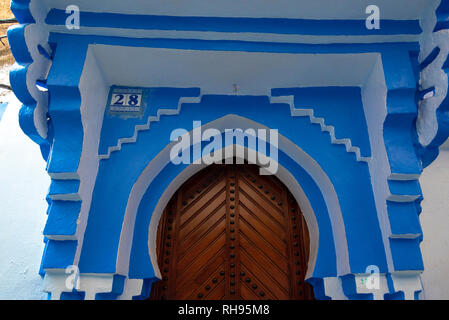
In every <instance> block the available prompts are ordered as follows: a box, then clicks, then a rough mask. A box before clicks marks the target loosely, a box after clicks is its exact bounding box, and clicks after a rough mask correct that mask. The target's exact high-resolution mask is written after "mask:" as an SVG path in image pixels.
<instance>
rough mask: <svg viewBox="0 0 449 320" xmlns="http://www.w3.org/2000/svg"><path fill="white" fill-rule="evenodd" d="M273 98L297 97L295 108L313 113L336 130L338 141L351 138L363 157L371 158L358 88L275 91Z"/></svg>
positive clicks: (273, 91)
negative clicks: (309, 110) (310, 110)
mask: <svg viewBox="0 0 449 320" xmlns="http://www.w3.org/2000/svg"><path fill="white" fill-rule="evenodd" d="M271 94H272V95H273V96H286V95H294V96H295V106H296V108H305V109H308V108H311V109H313V112H314V116H316V117H321V118H324V120H325V122H326V125H331V126H333V127H335V137H336V138H337V139H343V138H349V139H350V140H351V142H352V145H353V146H357V147H359V148H360V151H361V155H362V157H370V156H371V146H370V141H369V136H368V128H367V125H366V118H365V112H364V110H363V104H362V94H361V89H360V88H359V87H321V88H287V89H273V90H272V91H271ZM317 97H319V99H317ZM317 125H319V124H317Z"/></svg>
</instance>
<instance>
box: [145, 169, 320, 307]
mask: <svg viewBox="0 0 449 320" xmlns="http://www.w3.org/2000/svg"><path fill="white" fill-rule="evenodd" d="M157 241H158V243H157V254H158V263H159V266H160V269H161V273H162V280H161V281H158V282H156V283H154V284H153V288H152V290H151V296H150V298H151V299H179V300H184V299H188V300H190V299H207V300H221V299H243V300H257V299H310V298H313V294H312V291H311V288H310V286H308V285H307V284H305V283H304V275H305V272H306V264H307V259H308V254H309V252H308V250H309V248H308V247H309V236H308V233H307V227H306V225H305V222H304V219H303V217H302V214H301V211H300V209H299V206H298V205H297V203H296V201H295V200H294V198H293V196H291V194H290V193H289V191H288V190H287V188H286V187H285V186H284V185H283V184H282V183H281V182H280V181H279V180H278V179H277V178H275V177H273V176H259V168H258V167H256V166H253V165H248V164H245V165H213V166H210V167H208V168H206V169H204V170H202V171H200V172H199V173H197V174H196V175H195V176H194V177H192V178H191V179H189V181H187V182H186V183H185V184H184V185H183V186H182V187H181V188H180V189H179V190H178V191H177V192H176V194H175V195H174V196H173V198H172V199H171V200H170V202H169V205H168V206H167V208H166V209H165V211H164V213H163V216H162V218H161V221H160V223H159V228H158V235H157Z"/></svg>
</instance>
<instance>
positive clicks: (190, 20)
mask: <svg viewBox="0 0 449 320" xmlns="http://www.w3.org/2000/svg"><path fill="white" fill-rule="evenodd" d="M66 19H67V14H66V12H65V10H59V9H52V10H50V12H49V13H48V15H47V18H46V19H45V22H46V23H48V24H49V25H65V22H66ZM80 22H81V26H82V27H103V28H124V29H142V30H178V31H179V30H182V31H209V32H210V31H213V32H260V33H277V34H304V35H384V34H388V35H390V34H420V33H421V28H420V26H419V21H418V20H381V21H380V23H381V24H382V28H379V29H371V30H369V29H368V28H366V21H365V20H364V19H362V20H312V19H310V20H307V19H282V18H228V17H226V18H222V17H179V16H157V15H142V14H138V15H137V14H136V15H133V14H119V13H103V12H102V13H99V12H80Z"/></svg>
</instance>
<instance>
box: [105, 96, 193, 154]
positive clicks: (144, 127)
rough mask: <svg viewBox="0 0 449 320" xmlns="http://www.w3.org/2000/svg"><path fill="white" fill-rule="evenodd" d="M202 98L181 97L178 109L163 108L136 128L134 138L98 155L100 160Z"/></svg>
mask: <svg viewBox="0 0 449 320" xmlns="http://www.w3.org/2000/svg"><path fill="white" fill-rule="evenodd" d="M201 98H202V95H199V96H198V97H181V98H179V101H178V108H177V109H163V108H162V109H158V110H157V116H149V117H148V120H147V123H146V124H139V125H136V126H135V128H134V134H133V136H132V137H127V138H120V139H118V143H117V145H115V146H112V147H109V148H108V153H107V154H100V155H98V157H99V158H100V160H103V159H109V158H110V157H111V153H112V152H114V151H119V150H121V149H122V145H123V144H125V143H134V142H136V141H137V136H138V135H139V131H144V130H149V129H150V124H151V123H152V122H158V121H159V120H160V118H161V116H172V115H177V114H179V113H180V112H181V105H182V104H183V103H200V102H201Z"/></svg>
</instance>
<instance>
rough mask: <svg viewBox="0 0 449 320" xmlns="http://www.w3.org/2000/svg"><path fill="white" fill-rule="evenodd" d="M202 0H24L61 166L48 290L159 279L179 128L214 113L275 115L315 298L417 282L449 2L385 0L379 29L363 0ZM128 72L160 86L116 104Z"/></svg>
mask: <svg viewBox="0 0 449 320" xmlns="http://www.w3.org/2000/svg"><path fill="white" fill-rule="evenodd" d="M72 2H73V1H72ZM196 2H197V1H191V3H190V2H189V3H186V4H185V7H183V8H184V9H186V8H187V9H188V8H190V10H193V11H189V10H187V11H179V8H178V7H177V6H175V7H171V6H170V5H164V4H162V3H153V2H152V3H151V4H145V5H142V6H143V7H139V9H138V10H139V11H138V12H139V13H140V15H136V13H137V12H133V11H132V10H133V9H132V8H134V7H133V6H132V5H131V4H130V3H127V4H126V8H125V7H124V5H123V4H120V3H118V2H117V3H113V4H109V5H108V6H103V8H108V9H107V10H108V11H109V12H102V11H101V10H100V11H99V10H98V7H96V6H97V5H100V4H99V2H95V3H91V2H86V1H76V3H77V4H78V5H79V7H80V9H81V20H80V22H81V29H67V28H66V26H65V22H66V18H67V14H66V12H65V4H66V3H64V1H51V0H46V1H38V0H34V1H33V0H32V1H25V0H20V1H19V0H17V1H13V2H12V9H13V12H14V13H15V14H16V16H17V17H18V20H19V22H21V23H22V24H21V25H18V26H17V27H14V28H12V29H11V30H10V31H9V32H8V36H9V40H10V42H11V44H12V47H13V54H14V56H15V58H16V61H17V64H15V66H14V68H13V70H12V72H11V84H12V86H13V89H14V91H15V93H16V95H17V96H18V97H19V99H20V100H21V102H22V103H23V104H24V105H23V107H22V108H21V111H20V117H19V121H20V125H21V127H22V129H23V130H24V132H25V133H26V134H27V135H28V136H29V137H30V138H31V139H33V140H34V141H35V142H36V143H38V144H39V145H40V147H41V152H42V155H43V157H44V159H46V160H47V168H46V169H47V171H48V173H49V175H50V177H51V184H50V190H49V194H48V199H47V200H48V202H49V209H48V219H47V222H46V224H45V228H44V231H43V232H44V235H45V237H46V239H48V241H47V242H46V243H47V244H46V250H45V254H44V258H43V265H42V266H43V270H44V271H45V273H46V275H45V284H44V286H45V290H46V291H47V292H50V293H51V297H52V298H81V299H94V298H100V299H110V298H131V297H144V296H145V295H147V294H148V289H149V285H150V284H151V281H154V280H156V279H157V278H158V277H159V276H160V272H159V270H158V267H157V265H156V263H155V253H154V252H155V250H154V248H155V241H152V240H154V237H155V233H154V231H155V230H156V227H157V222H158V218H159V216H160V212H162V209H163V207H164V205H165V203H166V202H167V201H168V199H169V198H170V195H171V193H172V192H174V191H175V190H176V188H177V187H179V186H180V185H181V183H182V182H183V181H184V180H185V179H187V178H188V177H189V176H190V175H191V174H193V171H194V169H192V168H191V167H187V166H174V165H172V164H171V163H170V162H169V158H168V153H169V152H168V150H169V148H170V146H171V143H170V140H169V137H170V132H171V131H172V130H173V129H175V128H178V127H181V128H186V129H188V128H190V126H191V123H192V121H194V120H201V121H203V124H204V125H206V126H217V127H218V128H219V129H224V128H228V127H229V126H235V125H237V124H238V125H239V126H241V127H243V128H242V129H244V128H245V126H246V127H249V126H252V127H254V126H255V127H269V128H274V129H279V132H280V135H281V140H280V145H279V151H280V157H279V159H276V160H278V161H279V164H280V165H281V167H282V170H280V173H279V177H280V178H281V180H282V181H284V183H285V184H286V185H287V186H288V187H289V188H290V190H291V191H292V192H293V194H294V195H295V197H296V198H297V200H298V201H299V203H300V204H301V205H302V207H303V208H306V209H305V210H304V211H305V213H304V214H305V217H306V220H307V223H308V226H309V229H310V231H311V235H312V236H311V242H312V244H311V249H312V250H311V252H312V254H311V260H310V261H309V271H308V279H309V281H310V282H312V283H313V284H314V287H315V294H316V296H317V297H318V298H336V299H343V298H350V299H370V298H375V299H379V298H380V299H382V298H387V299H397V298H402V299H403V298H406V299H413V298H415V297H417V295H418V293H419V292H420V291H422V286H421V282H420V274H421V272H422V270H423V262H422V258H421V251H420V247H419V245H420V241H421V239H422V229H421V226H420V223H419V218H418V215H419V213H420V211H421V208H420V201H421V200H422V194H421V189H420V186H419V181H418V179H419V177H420V175H421V172H422V168H423V165H424V166H425V165H428V164H429V163H431V162H432V160H433V159H434V158H435V157H436V156H437V154H438V152H437V150H438V147H439V145H440V144H441V143H442V142H443V141H444V139H445V137H447V135H448V134H449V133H448V132H447V128H446V123H447V119H446V118H445V113H444V110H445V108H446V107H447V103H445V97H446V96H447V75H446V68H445V66H446V64H447V63H445V62H446V58H447V55H448V52H449V46H448V45H447V44H448V43H449V41H448V39H447V37H445V36H447V31H446V30H445V29H446V25H445V20H444V19H445V17H446V16H447V15H445V14H444V13H445V11H446V9H447V7H446V2H442V3H441V4H440V1H431V2H429V1H421V0H414V1H407V5H405V3H402V4H401V1H396V2H391V1H379V6H380V9H381V14H382V15H381V19H382V20H381V22H380V23H381V25H382V27H381V29H379V30H369V29H367V28H365V18H366V13H365V8H366V7H367V6H368V2H366V3H365V2H364V1H361V2H360V3H359V5H354V3H352V2H349V1H344V2H341V3H339V6H338V7H335V6H331V2H330V1H325V0H323V1H318V2H316V3H315V2H314V3H313V4H310V3H309V2H306V1H303V2H294V3H293V2H291V1H286V3H285V6H281V7H280V8H289V10H287V11H285V12H283V11H282V10H276V9H279V8H271V10H269V9H270V5H269V4H267V6H266V7H264V8H265V9H266V11H264V10H262V11H257V10H256V11H254V10H249V8H246V7H243V8H242V7H241V5H237V3H228V4H227V7H226V8H225V7H222V6H221V5H219V4H218V3H211V2H208V6H204V7H203V6H195V5H194V4H197V3H196ZM67 4H69V3H67ZM70 4H73V3H70ZM315 4H317V5H319V6H315ZM135 5H136V8H138V4H137V2H136V4H135ZM189 5H192V6H189ZM213 5H215V6H213ZM276 5H279V4H278V3H277V4H276ZM292 6H294V8H293V7H292ZM129 8H131V9H129ZM195 8H197V9H195ZM198 8H201V9H198ZM232 8H234V11H232V10H231V11H232V12H230V11H229V10H230V9H232ZM237 8H238V10H237ZM322 8H328V10H327V11H326V13H323V11H322ZM103 11H104V10H103ZM188 12H189V13H190V14H191V15H188V16H186V14H187V13H188ZM242 15H243V16H245V17H246V18H241V17H242ZM287 18H288V19H287ZM317 18H321V20H317ZM37 83H39V84H43V85H44V86H46V87H47V88H48V92H47V90H42V89H41V88H38V87H37V86H36V84H37ZM114 85H115V86H127V87H142V88H147V89H146V90H147V92H148V98H147V100H146V101H145V102H146V105H147V108H146V110H145V113H144V114H143V116H142V117H140V118H121V117H116V116H114V115H113V114H111V113H110V112H109V111H108V109H107V106H106V105H107V98H108V93H109V90H110V88H111V86H114ZM48 95H50V97H51V99H48ZM205 110H207V111H206V112H205ZM416 119H417V121H416ZM305 137H307V139H305ZM130 163H132V165H130ZM111 194H114V197H111ZM309 208H310V210H309ZM148 239H150V241H149V242H148ZM70 265H76V266H78V267H79V268H80V271H81V274H80V276H79V279H80V287H79V288H78V290H76V292H72V290H68V289H67V286H66V278H67V277H66V274H65V273H64V271H65V269H66V268H67V267H68V266H70ZM369 265H376V266H377V267H378V268H379V270H380V272H381V286H380V288H379V289H378V290H377V291H375V292H372V291H369V290H367V288H365V287H363V286H360V285H359V280H360V279H362V278H363V277H365V276H366V275H365V274H364V273H365V270H366V267H368V266H369Z"/></svg>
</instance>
